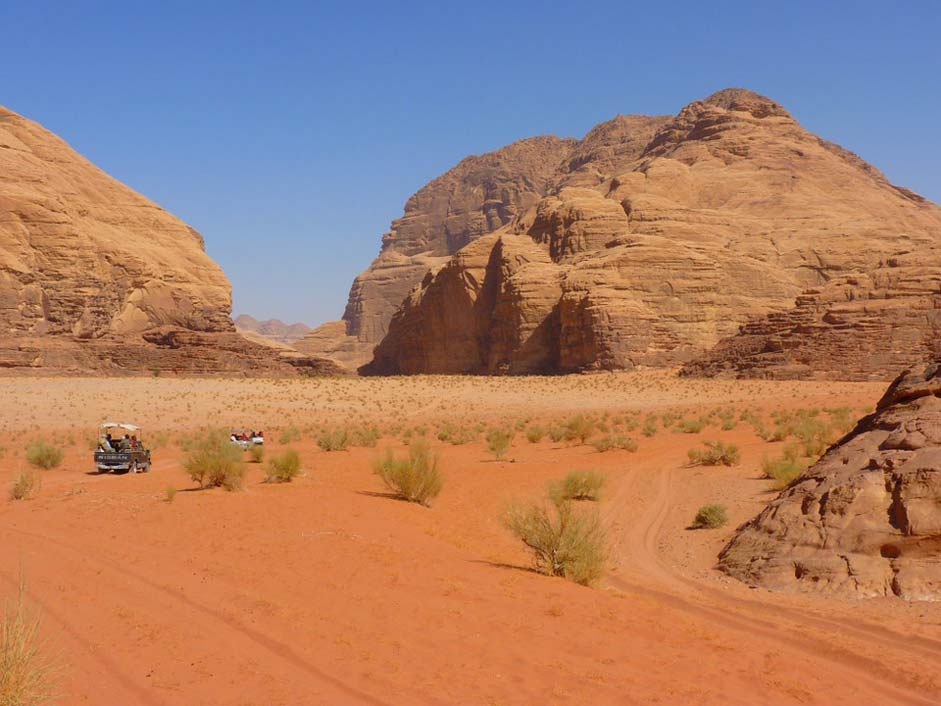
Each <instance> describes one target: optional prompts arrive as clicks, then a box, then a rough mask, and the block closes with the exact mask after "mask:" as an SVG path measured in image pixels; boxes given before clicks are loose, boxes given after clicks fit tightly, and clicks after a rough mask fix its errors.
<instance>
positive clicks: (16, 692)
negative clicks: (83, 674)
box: [0, 583, 61, 706]
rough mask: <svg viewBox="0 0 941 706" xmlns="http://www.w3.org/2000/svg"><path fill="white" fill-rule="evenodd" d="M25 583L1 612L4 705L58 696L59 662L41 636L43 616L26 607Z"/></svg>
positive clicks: (0, 697) (31, 704)
mask: <svg viewBox="0 0 941 706" xmlns="http://www.w3.org/2000/svg"><path fill="white" fill-rule="evenodd" d="M25 592H26V589H25V586H24V585H23V584H22V583H20V586H19V589H18V592H17V595H16V598H14V599H12V600H8V601H7V602H6V603H5V604H4V605H3V606H2V611H3V613H2V615H0V705H2V706H39V705H40V704H46V703H49V702H51V701H52V700H53V699H54V698H55V696H56V682H57V681H58V678H59V675H60V671H61V670H60V667H59V664H58V662H57V661H56V659H55V658H54V657H52V656H51V655H50V653H49V646H48V644H47V642H46V641H45V640H44V639H43V637H42V635H41V630H40V629H41V622H40V618H39V615H38V614H37V613H35V612H33V611H31V610H29V609H28V608H27V607H26V604H25V601H24V594H25Z"/></svg>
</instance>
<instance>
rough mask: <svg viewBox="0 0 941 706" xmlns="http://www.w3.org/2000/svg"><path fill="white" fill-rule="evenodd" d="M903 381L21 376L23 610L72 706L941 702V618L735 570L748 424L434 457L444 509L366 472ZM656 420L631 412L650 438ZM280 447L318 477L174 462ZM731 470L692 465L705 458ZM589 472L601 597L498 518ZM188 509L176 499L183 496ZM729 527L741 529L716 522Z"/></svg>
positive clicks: (8, 584)
mask: <svg viewBox="0 0 941 706" xmlns="http://www.w3.org/2000/svg"><path fill="white" fill-rule="evenodd" d="M884 387H885V385H884V384H881V383H880V384H875V383H865V384H849V383H834V384H821V383H817V382H815V383H790V382H786V383H780V382H778V383H773V382H759V381H755V382H742V381H697V380H682V379H677V378H676V377H674V376H673V375H671V374H669V373H664V372H640V373H631V374H617V375H592V376H575V377H565V378H525V379H485V378H434V377H429V378H409V379H403V378H398V379H385V380H377V379H368V380H359V379H353V380H309V381H297V380H294V381H280V382H279V381H264V380H262V381H251V380H237V381H233V380H178V379H120V380H101V379H94V380H93V379H74V380H69V379H46V380H43V379H0V400H2V404H0V446H3V447H4V448H5V453H4V454H3V457H2V459H0V489H2V490H3V497H2V498H0V593H3V594H5V595H9V594H10V593H11V592H12V590H13V588H14V586H15V583H16V581H17V579H18V577H20V576H22V577H23V578H24V579H25V581H26V582H27V584H28V598H29V600H30V602H31V603H32V604H33V605H35V606H37V607H38V608H39V609H40V610H41V611H42V615H43V617H44V633H45V634H46V635H47V636H48V637H49V640H50V643H51V646H52V648H53V649H54V650H55V651H57V652H58V654H59V658H60V660H61V662H62V663H63V665H64V671H63V677H62V679H61V697H60V699H59V701H58V703H60V704H64V705H65V704H67V705H72V704H121V705H130V704H153V705H156V704H179V705H181V706H184V705H185V706H194V705H203V704H205V705H210V704H213V705H214V704H218V705H220V706H222V705H225V706H232V705H236V704H240V705H241V704H245V705H277V704H284V705H301V704H361V703H364V704H390V705H391V704H396V705H400V704H480V705H481V706H496V705H504V704H505V705H510V704H520V705H522V704H593V705H594V704H723V705H726V706H727V705H729V704H742V705H746V704H748V705H753V704H853V705H859V704H938V703H941V675H939V674H938V672H937V667H938V664H939V663H941V605H939V604H924V603H921V604H908V603H905V602H902V601H900V600H898V599H895V598H891V599H889V598H887V599H878V600H867V601H846V600H836V599H832V598H825V597H822V596H813V595H785V594H773V593H770V592H767V591H764V590H758V589H750V588H748V587H747V586H744V585H743V584H740V583H738V582H736V581H734V580H731V579H728V578H726V577H724V576H723V575H721V574H719V573H718V572H716V571H715V570H714V569H713V568H712V566H713V564H714V560H715V556H716V554H717V552H718V551H719V550H720V549H721V547H722V546H723V544H724V543H725V542H726V541H727V540H728V538H729V537H730V535H731V534H732V532H733V531H734V527H735V526H736V525H737V524H739V523H740V522H743V521H745V520H747V519H748V518H749V517H751V516H753V515H754V514H755V513H756V512H757V511H758V509H759V508H760V507H761V506H762V505H763V504H764V503H765V502H767V501H768V500H769V499H770V498H771V497H773V490H771V488H770V482H769V481H767V480H763V479H762V478H761V474H760V473H759V471H758V468H759V465H760V461H761V459H762V457H763V456H764V455H766V454H774V453H778V451H779V447H780V446H782V444H781V443H766V442H764V441H762V440H761V439H759V438H758V437H757V436H756V435H755V433H754V430H753V429H752V428H751V427H750V426H749V425H748V424H745V423H739V424H738V425H737V426H736V427H735V428H734V429H732V430H729V431H721V430H719V429H718V428H717V427H714V426H710V427H707V428H706V429H704V430H703V431H702V432H700V433H698V434H682V433H678V432H676V431H673V430H663V429H661V430H659V431H658V433H657V434H656V435H655V436H653V437H650V438H648V437H644V436H642V435H641V434H640V433H638V432H633V433H632V434H631V435H632V436H633V438H635V439H636V440H637V441H638V444H639V449H638V450H637V452H636V453H629V452H627V451H612V452H607V453H598V452H596V451H595V450H594V449H593V448H591V447H590V446H579V445H573V444H570V443H564V442H558V443H554V442H552V441H550V440H548V439H544V440H542V441H540V442H538V443H529V442H528V441H527V440H526V439H525V437H524V435H523V434H522V433H517V435H516V439H515V441H514V444H513V447H512V449H511V451H510V453H509V455H508V457H507V459H506V460H502V461H496V460H494V459H493V457H492V456H491V455H490V454H489V453H488V452H487V449H486V445H485V443H483V442H482V441H480V440H478V441H475V442H472V443H469V444H465V445H460V446H452V445H450V444H446V443H442V442H439V441H437V440H435V441H434V442H433V443H434V445H435V448H437V449H439V451H440V454H441V459H442V467H443V470H444V474H445V478H446V484H445V488H444V491H443V492H442V494H441V496H440V497H439V498H438V499H437V500H436V501H435V502H434V503H433V505H432V506H431V507H430V508H425V507H420V506H417V505H413V504H409V503H404V502H400V501H397V500H395V499H392V498H390V497H388V495H387V493H386V492H385V489H384V487H383V486H382V484H381V482H380V481H379V480H378V479H377V478H376V477H375V476H374V475H373V474H372V472H371V463H372V461H373V459H374V458H375V457H376V456H377V455H378V454H379V452H380V451H381V449H382V448H383V447H385V446H387V445H390V446H392V447H394V448H400V447H401V446H402V444H403V437H404V436H406V435H408V434H409V433H411V434H414V433H421V432H422V431H427V433H428V435H429V438H431V439H434V438H435V432H436V430H438V429H440V428H441V427H442V425H444V424H446V423H452V424H457V425H462V426H468V427H469V426H473V425H476V424H478V423H483V424H487V425H501V426H510V425H516V424H519V425H520V426H522V425H523V424H524V423H534V422H538V423H545V424H551V423H554V422H556V421H561V420H564V419H566V418H568V417H570V416H571V415H572V414H574V413H578V412H583V413H590V414H594V415H597V416H598V417H599V418H601V416H602V415H603V414H605V413H607V414H608V419H609V420H612V419H617V418H618V416H621V415H624V414H625V413H627V414H628V416H630V415H631V413H635V412H640V419H641V420H643V418H644V416H645V415H646V414H647V413H649V412H650V411H656V412H657V413H658V414H662V413H664V412H671V413H676V414H684V415H692V414H698V413H702V412H703V411H708V410H710V409H715V408H724V409H734V410H735V412H736V415H739V414H740V413H741V412H743V411H745V410H750V411H752V412H754V413H755V414H760V415H768V414H770V413H771V412H772V411H774V410H778V409H783V408H789V409H794V408H805V409H809V408H828V407H846V406H849V407H852V408H853V410H854V416H859V415H861V414H862V413H863V411H864V410H866V409H869V408H871V407H872V406H873V405H874V403H875V401H876V400H877V399H878V397H879V396H880V395H881V393H882V391H883V389H884ZM634 416H636V415H634ZM118 417H119V418H121V419H123V420H131V421H134V422H137V423H140V424H143V425H144V426H145V431H146V432H147V438H149V439H151V440H152V441H155V442H156V443H158V445H159V448H157V449H156V450H155V451H154V461H155V463H154V469H153V471H152V472H151V473H147V474H137V475H110V474H109V475H98V474H95V473H93V472H92V471H93V468H92V465H91V458H90V452H89V450H88V442H89V440H90V439H92V438H94V426H95V424H96V423H98V422H100V421H101V420H103V419H105V418H118ZM231 425H239V426H245V427H255V428H264V429H265V430H266V432H267V437H268V440H269V441H268V444H269V446H270V447H271V448H269V453H271V452H273V451H275V450H276V449H277V448H278V446H279V444H278V440H279V437H280V434H281V432H282V431H283V430H284V429H288V428H290V427H296V428H297V429H298V430H299V431H300V433H301V440H300V441H296V442H293V443H292V445H293V446H294V448H296V449H298V450H299V451H300V453H301V456H302V459H303V465H304V469H305V474H304V475H303V477H301V478H299V479H297V480H296V481H295V482H293V483H291V484H284V485H268V484H264V483H262V482H261V481H262V478H263V473H262V471H261V470H260V467H259V466H257V465H253V464H250V465H249V473H248V477H247V482H246V485H245V489H244V490H243V491H241V492H231V493H230V492H226V491H223V490H218V489H216V490H205V491H197V490H194V489H193V484H192V482H191V481H190V480H189V478H188V477H187V476H186V475H185V473H184V472H183V470H182V465H181V464H182V459H183V456H184V452H183V451H182V450H181V449H180V448H179V446H178V445H177V442H178V441H179V440H180V439H181V438H182V437H183V436H184V435H186V434H191V433H195V432H198V431H199V430H200V429H203V428H207V427H213V426H216V427H218V426H231ZM325 425H326V426H343V427H350V428H353V427H364V426H368V425H378V426H379V428H380V431H381V432H382V434H383V439H382V440H381V441H380V442H379V445H378V448H352V449H350V450H348V451H342V452H332V453H327V452H324V451H321V450H320V449H319V448H318V447H317V445H316V442H315V436H316V434H317V431H318V430H319V429H320V428H322V427H323V426H325ZM39 437H43V438H46V439H49V440H56V441H57V443H60V444H62V445H64V446H65V448H66V459H65V462H64V463H63V464H62V466H60V467H59V468H57V469H54V470H49V471H43V472H42V479H43V484H42V488H41V490H40V492H39V493H38V495H37V496H36V497H34V498H31V499H28V500H22V501H12V500H8V499H7V498H6V489H7V488H8V487H9V485H10V484H11V482H12V479H13V477H14V476H15V475H16V473H17V472H18V471H19V470H20V469H21V468H23V467H24V466H25V461H24V451H23V448H24V446H25V444H26V442H27V441H28V440H30V439H33V438H39ZM712 439H723V440H726V441H729V442H733V443H736V444H738V445H739V447H740V448H741V450H742V462H741V463H740V464H739V465H737V466H734V467H731V468H703V467H691V466H689V465H688V464H687V458H686V452H687V449H689V448H691V447H695V446H697V445H700V444H701V442H702V441H704V440H712ZM575 469H597V470H599V471H601V472H603V473H604V474H605V475H606V476H607V478H608V486H607V489H606V494H605V497H604V499H603V501H602V502H601V503H600V510H601V513H602V516H603V518H604V521H605V523H606V526H607V528H608V532H609V537H610V541H611V560H610V571H609V573H608V575H607V576H606V578H605V579H604V580H603V581H602V583H601V585H600V586H599V587H597V588H593V589H592V588H585V587H581V586H576V585H574V584H571V583H569V582H566V581H564V580H562V579H555V578H547V577H545V576H542V575H539V574H536V573H534V572H533V571H531V570H530V569H529V567H530V561H529V559H528V556H527V555H526V553H525V552H524V551H523V550H522V547H521V545H519V544H518V543H517V542H516V541H515V540H514V539H513V538H512V537H511V536H510V535H509V534H508V533H507V532H506V530H504V529H503V528H502V527H501V525H500V523H499V521H498V518H499V515H500V513H501V510H502V509H503V508H504V507H505V505H506V503H507V502H509V501H510V500H511V499H514V498H537V497H539V496H541V495H543V494H544V493H545V488H546V484H547V483H548V482H549V481H551V480H552V479H555V478H558V477H560V476H561V475H564V474H565V473H566V472H567V471H570V470H575ZM168 487H172V488H174V489H177V490H179V491H180V492H178V493H177V494H176V496H175V498H174V500H173V502H172V503H171V502H167V501H166V489H167V488H168ZM711 502H720V503H723V504H725V505H726V506H727V507H728V510H729V514H730V518H731V522H730V523H729V525H728V526H726V527H724V528H722V529H719V530H710V531H692V530H688V529H687V526H688V525H689V523H690V521H691V519H692V517H693V515H694V514H695V511H696V509H697V508H698V507H699V506H701V505H703V504H705V503H711Z"/></svg>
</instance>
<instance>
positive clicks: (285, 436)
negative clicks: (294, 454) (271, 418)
mask: <svg viewBox="0 0 941 706" xmlns="http://www.w3.org/2000/svg"><path fill="white" fill-rule="evenodd" d="M300 440H301V430H300V429H298V428H297V427H296V426H293V425H292V426H289V427H288V428H287V429H285V430H284V431H282V432H281V438H280V439H278V441H279V442H281V444H282V445H283V444H293V443H294V442H295V441H300Z"/></svg>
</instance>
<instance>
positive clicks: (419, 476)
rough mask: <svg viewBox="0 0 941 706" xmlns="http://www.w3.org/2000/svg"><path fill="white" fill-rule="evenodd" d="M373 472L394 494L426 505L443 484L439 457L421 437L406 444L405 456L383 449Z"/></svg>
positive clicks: (438, 492)
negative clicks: (383, 451) (406, 453)
mask: <svg viewBox="0 0 941 706" xmlns="http://www.w3.org/2000/svg"><path fill="white" fill-rule="evenodd" d="M373 472H374V473H375V474H376V475H377V476H379V477H380V478H381V479H382V482H383V483H385V484H386V486H387V487H388V488H389V489H390V490H392V491H393V492H395V493H396V494H397V495H399V496H400V497H402V498H403V499H405V500H408V501H409V502H413V503H419V504H420V505H428V503H429V501H430V500H433V499H434V498H436V497H438V495H439V494H440V493H441V489H442V488H443V487H444V479H443V478H442V477H441V473H440V471H439V470H438V456H437V455H436V454H434V453H433V452H432V451H431V447H430V446H429V445H428V442H427V441H425V440H424V439H415V440H414V441H413V442H412V443H411V444H410V445H409V447H408V456H407V457H406V458H401V459H399V458H396V457H395V456H394V455H393V453H392V450H391V449H388V450H386V453H385V455H384V456H383V457H382V458H380V459H378V460H377V461H376V462H375V464H374V465H373Z"/></svg>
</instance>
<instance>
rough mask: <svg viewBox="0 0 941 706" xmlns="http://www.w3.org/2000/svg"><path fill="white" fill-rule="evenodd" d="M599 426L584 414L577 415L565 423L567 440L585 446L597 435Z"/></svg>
mask: <svg viewBox="0 0 941 706" xmlns="http://www.w3.org/2000/svg"><path fill="white" fill-rule="evenodd" d="M596 428H597V424H596V423H595V422H594V421H593V420H592V419H590V418H589V417H586V416H585V415H584V414H577V415H575V416H574V417H572V418H571V419H569V420H568V421H567V422H566V423H565V440H566V441H577V442H578V443H580V444H584V443H586V442H587V441H588V439H590V438H591V436H592V434H594V433H595V429H596Z"/></svg>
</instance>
